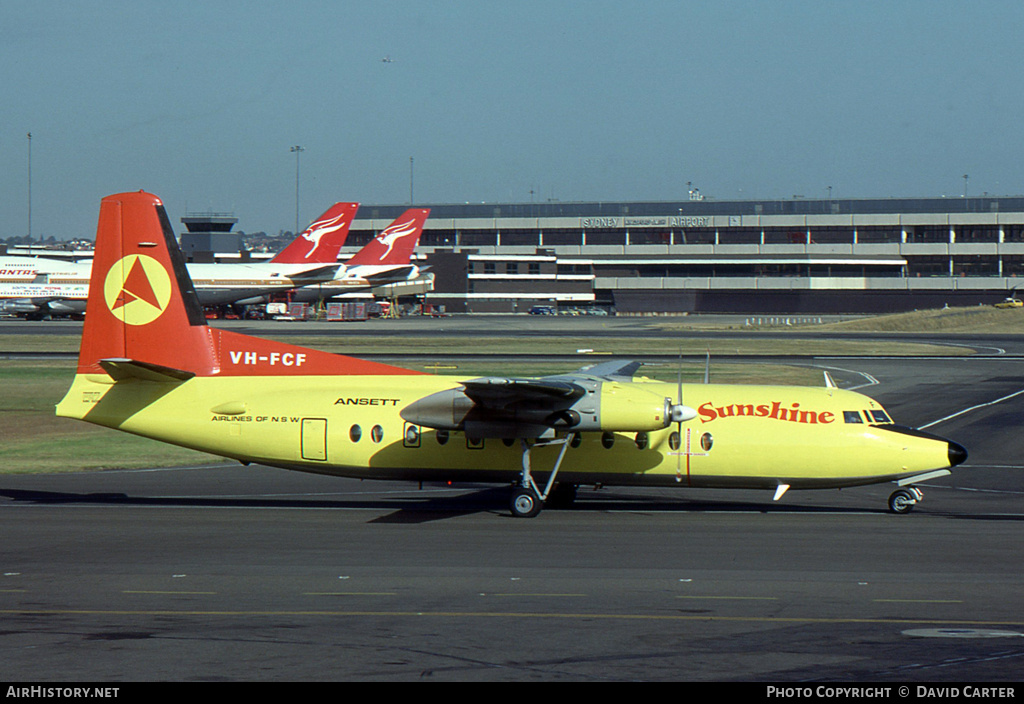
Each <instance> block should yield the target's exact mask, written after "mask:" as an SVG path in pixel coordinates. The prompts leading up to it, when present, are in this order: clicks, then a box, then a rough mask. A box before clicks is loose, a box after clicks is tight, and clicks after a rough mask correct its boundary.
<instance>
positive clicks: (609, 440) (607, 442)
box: [601, 433, 615, 450]
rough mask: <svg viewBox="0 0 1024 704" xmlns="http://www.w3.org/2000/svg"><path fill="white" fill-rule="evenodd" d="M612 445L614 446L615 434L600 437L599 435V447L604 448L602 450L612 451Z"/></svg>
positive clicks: (603, 434) (605, 434) (604, 434)
mask: <svg viewBox="0 0 1024 704" xmlns="http://www.w3.org/2000/svg"><path fill="white" fill-rule="evenodd" d="M614 444H615V433H602V435H601V445H603V446H604V449H606V450H610V449H612V445H614Z"/></svg>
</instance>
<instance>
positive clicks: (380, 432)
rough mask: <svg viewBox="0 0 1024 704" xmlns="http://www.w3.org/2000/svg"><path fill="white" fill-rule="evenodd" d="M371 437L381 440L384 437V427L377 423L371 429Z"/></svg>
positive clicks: (377, 440) (375, 440) (374, 439)
mask: <svg viewBox="0 0 1024 704" xmlns="http://www.w3.org/2000/svg"><path fill="white" fill-rule="evenodd" d="M370 439H371V440H373V441H374V442H380V441H381V440H383V439H384V428H382V427H380V426H379V425H375V426H373V427H372V428H371V429H370Z"/></svg>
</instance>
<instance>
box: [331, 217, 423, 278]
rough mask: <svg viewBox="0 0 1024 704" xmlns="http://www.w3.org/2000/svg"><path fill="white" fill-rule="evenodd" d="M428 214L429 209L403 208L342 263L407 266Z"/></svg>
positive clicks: (348, 264) (350, 266) (347, 264)
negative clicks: (398, 215) (403, 209)
mask: <svg viewBox="0 0 1024 704" xmlns="http://www.w3.org/2000/svg"><path fill="white" fill-rule="evenodd" d="M428 215H430V209H429V208H410V209H409V210H406V211H405V212H404V213H403V214H402V216H401V217H399V218H398V219H396V220H395V221H394V222H393V223H391V224H390V225H388V226H387V227H386V228H384V230H383V231H382V232H381V233H380V234H379V235H377V236H376V237H375V238H374V239H372V240H370V241H369V243H367V245H366V246H365V247H363V248H362V249H360V250H359V251H358V252H356V253H355V254H354V255H353V256H352V258H351V259H349V260H348V261H347V262H345V266H346V267H348V268H349V269H351V268H352V267H354V266H359V265H393V266H405V265H407V264H408V263H409V261H410V260H411V259H412V252H413V250H414V249H416V245H417V244H419V241H420V235H421V234H422V233H423V224H424V223H425V222H426V221H427V216H428Z"/></svg>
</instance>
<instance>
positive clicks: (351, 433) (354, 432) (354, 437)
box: [348, 425, 363, 442]
mask: <svg viewBox="0 0 1024 704" xmlns="http://www.w3.org/2000/svg"><path fill="white" fill-rule="evenodd" d="M362 437H363V429H362V428H360V427H359V426H358V425H353V426H352V427H351V428H349V429H348V439H349V440H351V441H352V442H359V440H360V438H362Z"/></svg>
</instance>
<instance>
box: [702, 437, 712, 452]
mask: <svg viewBox="0 0 1024 704" xmlns="http://www.w3.org/2000/svg"><path fill="white" fill-rule="evenodd" d="M714 443H715V439H714V438H713V437H711V433H704V434H703V435H701V436H700V446H701V449H702V450H704V452H708V451H709V450H710V449H711V446H712V445H713V444H714Z"/></svg>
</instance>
